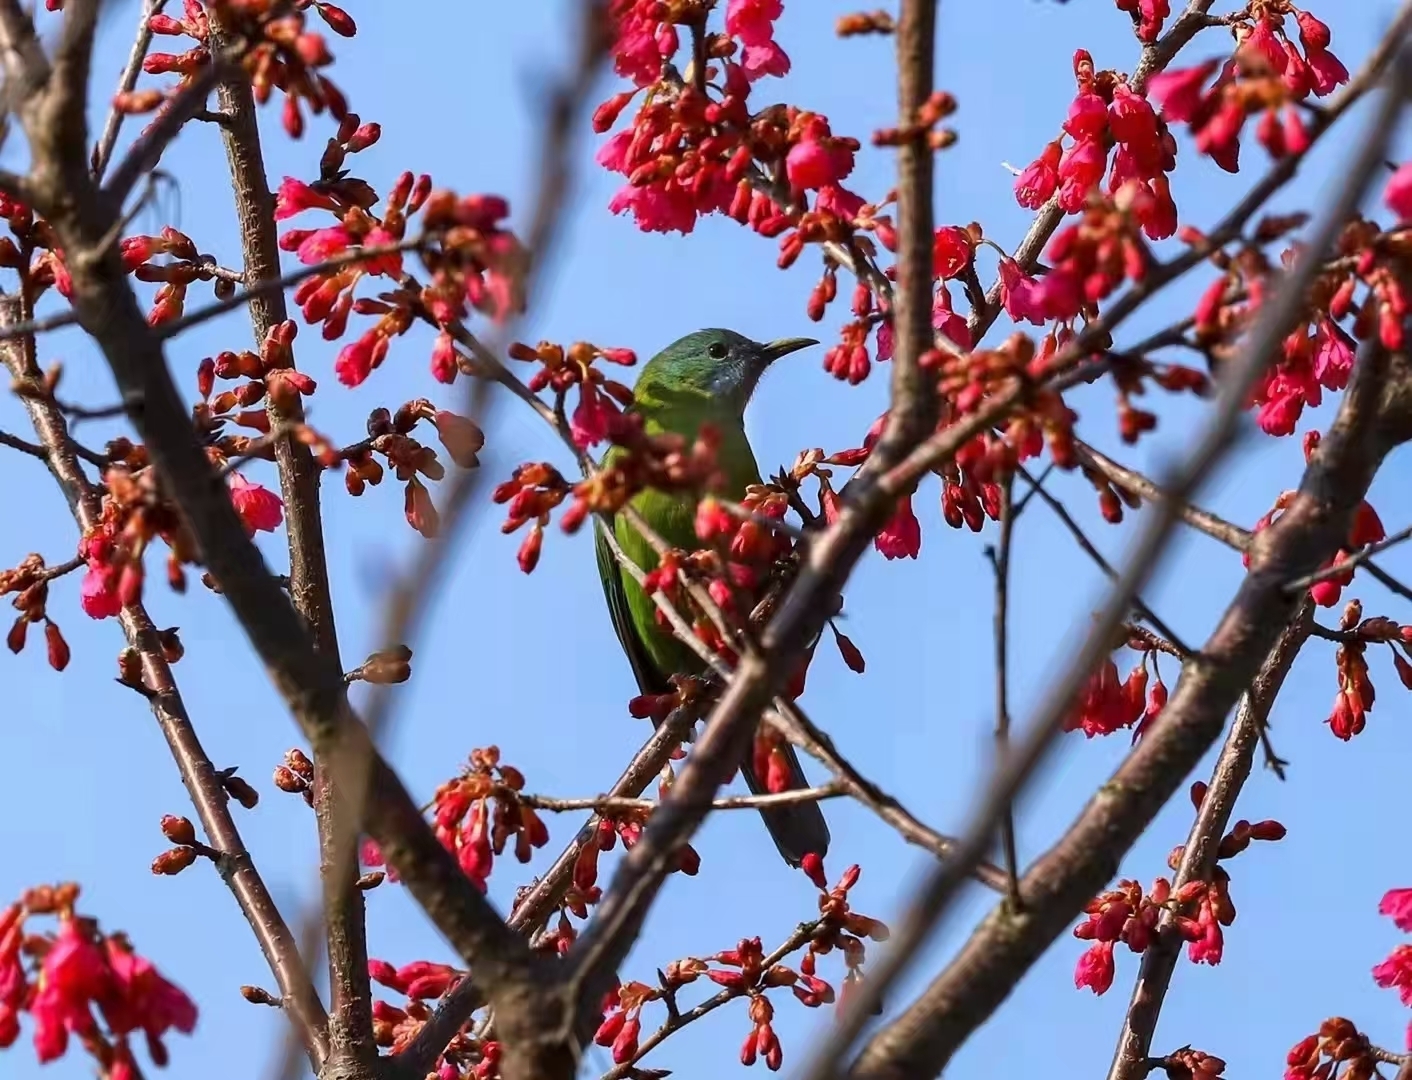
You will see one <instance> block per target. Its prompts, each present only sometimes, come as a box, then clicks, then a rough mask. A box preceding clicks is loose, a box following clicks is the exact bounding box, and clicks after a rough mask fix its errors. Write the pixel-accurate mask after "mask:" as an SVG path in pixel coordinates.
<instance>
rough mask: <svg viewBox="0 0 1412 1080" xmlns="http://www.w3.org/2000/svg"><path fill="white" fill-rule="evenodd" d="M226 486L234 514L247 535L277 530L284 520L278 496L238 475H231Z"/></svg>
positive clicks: (282, 508) (282, 505) (281, 504)
mask: <svg viewBox="0 0 1412 1080" xmlns="http://www.w3.org/2000/svg"><path fill="white" fill-rule="evenodd" d="M228 484H229V486H230V501H231V502H232V503H234V504H235V512H236V513H237V514H239V515H240V520H241V522H242V523H243V524H244V525H245V531H246V532H247V533H248V534H249V535H251V536H254V535H255V534H256V533H257V532H274V531H275V530H276V529H277V528H279V524H280V522H281V521H283V520H284V503H283V502H282V501H281V499H280V497H279V496H278V495H276V494H275V493H274V492H273V491H271V490H270V489H269V488H267V487H263V486H262V485H260V484H255V483H251V482H250V481H249V480H247V479H245V477H243V476H241V475H240V474H239V473H231V475H230V479H229V481H228Z"/></svg>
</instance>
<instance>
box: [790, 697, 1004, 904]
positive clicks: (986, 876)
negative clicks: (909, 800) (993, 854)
mask: <svg viewBox="0 0 1412 1080" xmlns="http://www.w3.org/2000/svg"><path fill="white" fill-rule="evenodd" d="M765 719H766V721H767V722H769V723H771V724H773V725H774V726H776V727H778V729H779V730H780V732H781V734H783V735H784V737H785V738H786V739H788V740H789V741H790V742H791V743H793V744H794V745H795V746H797V747H799V748H800V749H801V750H803V751H804V752H805V753H806V754H808V755H809V756H810V757H812V758H814V760H816V761H818V762H819V763H820V764H822V765H823V766H824V767H825V768H826V769H828V770H829V772H831V773H833V775H834V778H835V779H836V780H837V781H838V782H839V783H841V784H843V785H844V787H845V789H846V791H847V793H848V795H849V796H850V797H851V798H853V799H855V800H857V801H858V802H860V803H862V804H863V806H865V807H867V808H868V809H869V810H871V811H872V812H873V813H874V814H876V815H877V816H878V817H880V818H882V820H883V821H885V822H887V823H888V824H889V825H891V826H892V827H893V828H894V829H895V830H896V831H897V834H898V835H899V836H901V837H902V839H904V840H906V841H907V843H909V844H912V845H914V846H916V847H919V848H921V849H922V850H923V851H929V852H931V853H932V854H933V855H935V856H936V857H937V858H938V859H945V858H948V857H949V856H951V855H952V854H954V853H955V851H956V849H957V847H958V846H959V844H960V841H959V840H957V839H956V837H954V836H947V835H946V834H944V833H939V832H937V831H936V830H935V829H933V828H932V827H931V826H930V825H927V824H925V823H923V822H921V821H919V820H918V819H917V818H916V817H915V816H913V814H912V813H911V812H910V811H909V810H908V809H907V808H906V807H905V806H903V805H902V803H900V802H899V801H898V800H897V798H896V797H895V796H892V795H890V794H888V793H887V792H886V791H884V790H883V789H882V788H880V787H878V785H877V784H876V783H874V782H873V781H872V780H869V779H868V777H866V776H864V775H863V773H862V772H860V771H859V770H858V768H857V766H855V765H854V764H853V763H852V762H851V761H849V760H848V759H847V758H846V757H844V756H843V755H842V754H841V753H840V752H839V751H838V748H837V747H836V746H834V743H833V740H832V739H831V738H830V737H829V735H828V732H826V731H824V730H823V729H822V728H820V727H819V726H818V725H817V724H815V723H814V722H813V721H812V720H810V719H809V717H808V715H807V714H805V712H804V710H803V709H801V708H800V707H799V704H798V703H797V702H792V701H785V700H784V699H783V698H778V697H777V698H775V700H774V704H773V710H772V711H771V712H768V713H766V714H765ZM975 878H976V880H977V881H979V882H980V883H981V884H983V885H985V886H986V887H987V888H990V889H994V890H995V891H996V892H1004V891H1005V885H1006V874H1005V871H1004V870H1002V869H1001V868H1000V867H998V866H995V865H994V864H992V863H988V862H982V863H981V864H980V865H978V866H977V867H976V871H975Z"/></svg>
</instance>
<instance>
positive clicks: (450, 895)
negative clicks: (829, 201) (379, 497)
mask: <svg viewBox="0 0 1412 1080" xmlns="http://www.w3.org/2000/svg"><path fill="white" fill-rule="evenodd" d="M26 28H28V35H26ZM32 36H33V28H32V26H31V25H30V24H29V21H28V19H26V18H25V17H24V16H23V14H22V13H21V12H19V10H18V6H17V5H16V4H15V3H13V2H12V0H0V51H3V53H4V56H5V60H6V63H7V64H8V65H9V67H10V69H11V70H10V75H11V85H12V86H16V87H19V88H22V89H23V91H24V94H23V96H22V97H21V98H19V99H18V100H17V101H16V102H15V103H14V104H15V108H16V111H17V113H18V115H19V118H20V121H21V123H22V125H23V127H24V129H25V133H26V135H27V136H28V139H29V143H30V149H31V156H32V161H33V164H32V167H31V171H30V176H29V183H28V185H27V187H28V189H29V191H30V193H31V194H32V195H33V197H34V206H35V208H36V210H37V211H38V212H39V213H41V214H43V215H44V216H45V217H46V218H47V219H48V221H49V223H50V225H51V226H52V227H53V229H54V230H55V234H56V237H57V239H58V240H59V242H60V244H61V245H62V247H63V250H64V252H65V256H66V261H67V263H68V265H69V269H70V273H71V276H72V281H73V289H72V303H73V306H74V309H75V310H76V311H77V313H78V317H79V325H81V326H82V327H83V328H84V330H85V331H86V332H87V333H88V334H89V336H90V337H91V338H92V339H93V340H94V342H95V343H96V344H97V345H98V347H99V348H100V349H101V350H102V352H103V354H104V356H105V357H106V359H107V361H108V364H109V367H110V368H111V370H112V372H113V376H114V379H115V381H116V382H117V384H118V388H119V391H120V393H121V394H122V399H123V402H124V404H125V405H126V406H127V410H128V417H129V420H130V421H131V422H132V423H133V425H134V426H135V427H136V429H137V432H138V434H139V436H140V437H141V438H142V440H143V442H144V443H145V445H146V448H147V451H148V454H149V455H150V459H151V461H152V464H153V466H154V467H155V468H156V470H157V472H158V473H159V474H160V476H161V477H162V480H163V483H164V485H165V490H166V491H167V492H168V493H169V494H170V496H171V498H172V499H173V501H174V502H175V503H176V505H177V506H178V507H179V508H180V511H181V513H182V515H183V518H184V521H185V524H186V525H187V527H188V528H189V530H190V532H191V535H192V537H193V538H194V540H195V542H196V545H197V548H198V550H199V552H200V555H201V558H202V560H203V562H204V563H205V565H206V566H207V568H208V570H209V572H210V574H211V576H212V577H213V579H214V580H215V581H216V582H217V584H218V586H219V588H220V590H221V592H222V594H223V595H224V596H225V598H226V599H227V601H228V602H229V603H230V605H231V609H232V611H233V612H234V613H235V615H236V618H237V619H238V620H239V621H240V624H241V627H242V628H243V629H244V630H245V632H246V634H247V636H248V637H249V639H250V641H251V643H252V645H253V646H254V647H255V651H256V654H257V655H258V656H259V657H260V659H261V660H262V661H263V663H264V664H265V667H266V670H267V671H268V673H269V675H270V677H271V680H272V682H273V683H274V685H275V687H276V689H277V690H278V691H279V693H280V694H281V695H282V696H283V697H284V699H285V701H286V702H287V703H288V705H289V707H290V710H291V712H292V713H293V714H294V717H295V719H296V720H297V721H298V723H299V724H300V727H301V728H302V730H303V731H304V733H305V736H306V737H307V738H308V739H309V742H310V744H311V746H312V747H313V749H314V751H315V753H316V754H318V755H320V756H321V758H322V759H323V760H324V761H325V762H326V763H327V768H328V769H329V771H330V773H331V774H332V775H333V776H335V777H336V778H337V779H338V781H339V782H340V783H350V782H358V781H363V782H364V783H366V785H367V789H368V791H369V800H368V803H369V805H368V810H369V813H368V815H367V825H368V831H369V832H370V833H371V834H372V836H373V837H374V839H376V840H377V841H378V843H379V845H380V846H381V848H382V850H383V853H384V855H385V856H386V858H387V861H388V863H389V865H391V866H392V867H393V869H395V870H396V871H397V873H398V874H399V876H400V877H401V878H402V879H403V881H404V882H405V883H406V885H407V888H408V889H409V891H410V892H411V893H412V895H413V896H414V897H416V899H417V901H418V902H419V903H420V904H421V905H422V907H423V909H424V910H425V911H426V912H427V914H428V916H429V917H430V919H431V920H432V921H433V923H434V924H435V925H436V926H437V927H438V929H440V930H441V932H442V933H443V934H445V935H446V937H447V939H448V940H449V941H450V943H451V944H452V946H453V947H454V948H455V949H456V951H457V952H458V953H459V954H460V955H461V956H462V957H463V958H464V959H465V960H466V962H467V963H468V964H469V965H470V966H471V968H472V970H473V975H472V977H473V978H474V979H476V980H477V981H478V982H482V983H483V985H484V987H485V988H486V992H487V995H488V997H489V998H490V1000H491V1001H492V1003H494V1004H495V1005H496V1009H497V1014H498V1018H499V1023H500V1025H501V1028H502V1030H504V1031H505V1033H506V1058H505V1065H504V1069H505V1074H506V1077H507V1080H522V1078H527V1077H530V1076H536V1077H538V1076H542V1075H545V1070H546V1069H549V1068H550V1066H549V1060H550V1057H549V1056H546V1055H547V1052H546V1049H545V1044H544V1042H543V1032H544V1030H545V1028H546V1026H547V1025H546V1021H545V1015H544V1014H545V1010H546V1009H550V1008H552V1006H553V1001H552V999H551V997H550V996H549V995H545V994H543V993H541V990H542V987H543V986H544V985H545V984H546V983H547V982H548V981H549V979H548V976H547V974H546V973H545V971H544V967H543V963H542V962H541V961H539V960H538V959H537V958H535V957H534V956H533V954H531V953H530V951H529V949H528V946H527V945H526V943H525V942H524V940H523V938H521V937H520V936H519V935H518V934H516V933H514V932H513V931H511V930H510V929H509V928H508V927H507V926H506V925H505V924H504V922H503V921H502V920H501V919H500V917H499V916H498V915H497V914H496V912H495V910H494V908H492V907H491V905H490V904H489V903H488V902H487V901H486V899H485V897H484V896H482V895H481V893H480V892H479V891H478V890H477V889H476V888H475V886H474V885H472V884H471V882H470V881H469V880H468V879H467V878H466V876H465V875H464V874H463V873H462V872H461V870H460V867H459V866H458V865H457V864H456V861H455V859H454V857H453V856H452V855H451V854H450V853H449V852H448V851H446V849H445V848H444V847H442V845H441V844H440V843H439V842H438V841H437V839H436V837H435V836H434V835H433V833H432V831H431V829H430V828H429V826H428V825H427V823H426V821H425V820H424V819H423V817H422V815H421V813H420V811H419V809H418V807H417V804H416V803H415V802H414V801H413V800H412V798H411V796H410V795H409V794H408V793H407V789H406V788H405V787H404V786H403V785H402V782H401V780H400V779H399V778H398V777H397V775H396V774H395V773H394V772H393V771H392V769H391V768H390V767H389V766H388V764H387V763H386V761H385V760H384V759H383V758H382V757H381V755H380V754H378V752H377V750H376V747H375V746H373V744H372V740H371V738H370V737H369V734H368V731H367V729H366V728H365V727H364V726H363V724H362V723H361V722H360V721H359V719H358V717H357V716H356V715H355V714H354V713H353V711H352V709H351V708H350V707H349V704H348V701H347V697H346V692H345V687H344V684H343V673H342V671H341V669H340V666H339V664H338V661H337V658H336V657H334V656H331V655H329V654H328V653H326V652H324V651H322V650H319V649H317V648H315V647H314V644H313V641H312V640H311V637H310V633H309V629H308V628H307V627H306V625H305V624H304V621H303V618H302V617H301V615H300V614H299V613H298V611H297V610H296V609H295V607H294V606H293V604H292V603H291V602H290V600H289V598H288V597H287V596H286V595H285V593H284V591H283V589H282V588H281V586H280V583H279V581H278V580H276V578H275V577H274V576H273V575H271V574H270V572H269V570H268V568H267V567H266V566H265V563H264V560H263V558H262V557H261V555H260V552H259V550H258V549H257V548H256V547H255V545H254V544H253V543H252V542H251V540H250V538H249V536H247V534H246V532H245V529H244V527H243V525H242V524H241V522H240V519H239V518H238V517H237V515H236V513H235V509H234V507H233V505H232V504H231V500H230V498H229V495H228V492H227V490H226V487H225V484H224V482H223V480H222V479H221V478H220V477H219V476H218V474H217V472H216V470H215V469H213V468H212V466H211V464H210V462H209V460H208V459H207V457H206V454H205V451H204V449H203V447H202V446H201V445H200V442H199V441H198V439H197V436H196V432H195V430H194V428H193V426H192V423H191V421H190V418H189V415H188V412H187V409H186V407H185V405H184V403H183V401H182V399H181V396H180V395H179V394H178V392H177V389H176V386H175V384H174V383H173V381H172V378H171V375H170V372H169V371H168V369H167V365H166V358H165V357H164V356H163V353H162V346H161V342H160V340H159V338H158V337H157V335H155V334H154V333H153V331H152V330H151V328H150V327H148V326H147V322H146V319H145V318H144V317H143V314H142V311H141V310H140V308H139V307H138V305H137V300H136V297H135V296H134V294H133V292H132V289H131V286H130V285H129V284H128V281H127V278H126V275H125V274H124V273H123V269H122V263H121V261H120V258H119V255H118V253H117V251H116V250H115V249H114V248H113V246H112V245H110V244H108V243H107V236H108V235H109V233H110V232H111V231H112V230H113V229H114V227H115V226H116V225H117V224H118V221H119V217H118V211H117V210H116V209H115V208H114V207H113V205H112V203H111V201H110V200H108V199H107V198H106V197H105V196H104V195H103V193H102V192H101V191H100V190H99V189H98V188H97V187H96V185H95V184H94V182H93V180H92V177H91V175H90V174H89V171H88V163H87V160H86V158H87V148H86V145H85V143H84V136H83V129H82V125H81V124H80V125H79V126H77V127H76V128H72V129H68V130H60V131H58V132H56V131H55V130H54V129H53V128H51V127H49V126H47V125H48V124H49V121H50V119H51V117H52V111H53V106H52V104H51V94H52V91H51V88H50V86H49V75H48V72H47V70H46V69H45V68H44V67H41V66H38V65H37V64H36V63H35V62H34V61H33V59H32V54H33V52H34V49H35V48H37V45H36V46H34V47H32V46H31V45H30V39H31V38H32ZM40 59H41V61H42V51H40ZM59 99H60V100H63V95H62V94H60V95H59ZM267 197H268V196H267ZM365 778H366V779H365ZM555 1049H556V1050H557V1048H555ZM550 1056H552V1055H550Z"/></svg>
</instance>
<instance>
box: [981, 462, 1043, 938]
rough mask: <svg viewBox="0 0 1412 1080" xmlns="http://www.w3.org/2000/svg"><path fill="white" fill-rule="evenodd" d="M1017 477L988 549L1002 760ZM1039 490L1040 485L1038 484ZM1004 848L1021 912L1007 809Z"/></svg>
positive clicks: (1005, 490)
mask: <svg viewBox="0 0 1412 1080" xmlns="http://www.w3.org/2000/svg"><path fill="white" fill-rule="evenodd" d="M1014 485H1015V474H1014V473H1013V472H1007V473H1006V474H1005V476H1004V477H1003V478H1002V479H1001V481H1000V542H999V546H998V547H996V548H987V549H986V554H987V555H988V556H989V557H990V560H991V566H992V568H993V569H994V571H995V613H994V616H993V620H992V621H993V623H994V633H995V746H996V749H997V751H998V756H999V759H1000V760H1002V761H1003V760H1004V759H1005V757H1006V755H1007V754H1009V752H1010V692H1009V686H1010V664H1009V637H1010V546H1011V543H1012V542H1013V540H1014V536H1015V503H1014ZM1035 486H1036V487H1038V485H1037V484H1036V485H1035ZM1000 842H1001V848H1002V849H1003V850H1004V852H1005V875H1006V890H1007V891H1006V896H1007V898H1008V899H1009V901H1010V907H1011V910H1012V911H1014V912H1015V913H1016V914H1018V913H1019V912H1020V911H1021V910H1022V906H1021V901H1020V861H1019V856H1018V855H1017V854H1016V850H1015V810H1014V807H1012V806H1007V807H1006V808H1005V813H1004V815H1003V817H1002V819H1001V822H1000Z"/></svg>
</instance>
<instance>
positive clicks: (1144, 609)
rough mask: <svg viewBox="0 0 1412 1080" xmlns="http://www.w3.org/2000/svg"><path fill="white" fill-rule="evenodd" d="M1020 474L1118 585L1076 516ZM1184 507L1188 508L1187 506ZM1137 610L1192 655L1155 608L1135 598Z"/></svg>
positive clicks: (1183, 652)
mask: <svg viewBox="0 0 1412 1080" xmlns="http://www.w3.org/2000/svg"><path fill="white" fill-rule="evenodd" d="M1016 472H1018V473H1019V475H1020V476H1022V477H1024V479H1025V482H1026V483H1027V484H1029V485H1030V486H1031V488H1032V489H1033V490H1034V493H1035V494H1036V495H1038V496H1039V497H1040V499H1042V500H1043V501H1044V504H1045V505H1046V506H1048V507H1049V508H1050V509H1051V510H1053V511H1054V516H1055V517H1057V518H1058V519H1059V520H1060V521H1061V522H1063V524H1064V527H1065V528H1066V529H1068V530H1069V533H1070V535H1072V536H1073V538H1074V540H1075V542H1076V543H1077V544H1078V545H1079V547H1080V548H1081V549H1083V552H1084V554H1085V555H1087V556H1088V557H1089V558H1090V559H1092V560H1093V562H1094V564H1095V565H1096V566H1097V567H1098V568H1099V569H1100V570H1102V571H1103V572H1104V574H1106V575H1107V576H1108V577H1109V578H1110V579H1111V580H1113V581H1117V580H1118V571H1116V570H1114V569H1113V567H1112V564H1110V563H1109V562H1108V560H1107V559H1105V558H1104V557H1103V554H1102V552H1100V551H1099V550H1098V548H1096V547H1094V546H1093V541H1092V540H1090V539H1089V538H1088V534H1087V533H1085V532H1084V531H1083V527H1082V526H1080V525H1079V523H1078V522H1077V521H1075V520H1074V518H1073V515H1072V514H1070V513H1069V510H1068V508H1067V507H1066V506H1065V505H1064V504H1063V503H1062V502H1060V501H1059V500H1058V499H1056V498H1055V497H1054V496H1053V495H1052V494H1050V492H1049V490H1048V489H1047V488H1046V487H1045V486H1044V485H1043V484H1042V483H1040V482H1039V481H1038V480H1036V479H1035V478H1034V477H1032V476H1031V475H1030V474H1029V473H1028V472H1026V471H1025V469H1024V467H1023V466H1018V467H1017V468H1016ZM1183 505H1186V504H1185V503H1183ZM1133 609H1134V610H1135V611H1137V612H1138V613H1139V614H1140V615H1141V616H1142V617H1143V618H1144V619H1146V620H1147V621H1148V622H1150V623H1151V624H1152V625H1153V626H1154V627H1155V628H1156V630H1157V632H1158V633H1159V634H1161V635H1162V636H1163V637H1165V638H1166V639H1167V640H1168V641H1170V642H1171V643H1172V645H1173V647H1174V648H1175V649H1176V650H1178V651H1179V652H1180V654H1181V655H1182V656H1190V655H1191V649H1189V648H1188V647H1187V646H1186V645H1185V644H1184V643H1183V642H1182V639H1181V638H1180V637H1178V636H1177V633H1176V631H1175V630H1173V629H1172V628H1171V627H1170V626H1168V625H1167V624H1166V623H1165V622H1163V621H1162V619H1160V618H1159V617H1158V615H1157V613H1156V612H1154V611H1153V610H1152V608H1150V607H1149V606H1148V605H1147V602H1146V601H1144V600H1143V598H1142V597H1140V596H1134V597H1133Z"/></svg>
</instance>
